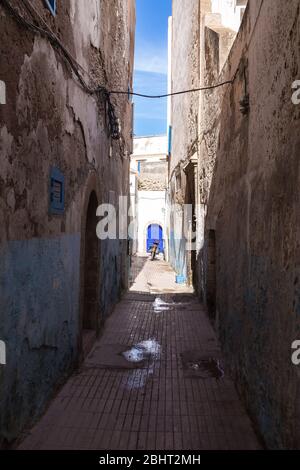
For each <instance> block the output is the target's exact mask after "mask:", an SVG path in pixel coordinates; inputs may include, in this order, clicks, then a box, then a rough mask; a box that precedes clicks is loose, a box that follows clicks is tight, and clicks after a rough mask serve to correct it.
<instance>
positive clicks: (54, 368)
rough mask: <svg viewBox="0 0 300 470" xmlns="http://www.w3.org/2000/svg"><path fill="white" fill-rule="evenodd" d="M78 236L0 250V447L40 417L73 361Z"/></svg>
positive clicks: (18, 243)
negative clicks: (0, 360) (1, 360)
mask: <svg viewBox="0 0 300 470" xmlns="http://www.w3.org/2000/svg"><path fill="white" fill-rule="evenodd" d="M79 290H80V234H72V235H65V236H62V237H59V238H54V239H32V240H25V241H13V242H8V243H7V244H5V245H2V246H1V247H0V339H1V340H3V341H5V343H6V348H7V364H6V365H5V366H0V444H1V441H2V442H3V441H4V440H6V441H11V440H12V439H14V438H15V437H17V436H18V435H19V433H20V431H21V430H22V429H23V428H24V426H25V425H27V424H28V423H31V422H32V421H33V420H34V418H35V417H37V416H39V415H40V413H41V412H42V411H43V409H44V407H45V405H46V403H47V401H48V400H49V398H50V397H51V395H52V393H53V391H54V389H55V387H56V386H57V384H58V383H59V382H60V381H61V380H62V378H63V377H64V376H65V375H66V374H68V372H69V371H70V370H71V368H72V366H73V364H74V361H75V359H76V356H77V347H78V330H79Z"/></svg>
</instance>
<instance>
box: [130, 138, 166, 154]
mask: <svg viewBox="0 0 300 470" xmlns="http://www.w3.org/2000/svg"><path fill="white" fill-rule="evenodd" d="M167 153H168V138H167V136H166V135H162V136H161V135H160V136H153V137H136V138H135V139H134V140H133V155H132V157H133V158H134V157H136V156H139V157H140V156H144V157H147V156H155V155H167Z"/></svg>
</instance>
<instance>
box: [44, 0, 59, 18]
mask: <svg viewBox="0 0 300 470" xmlns="http://www.w3.org/2000/svg"><path fill="white" fill-rule="evenodd" d="M45 2H46V6H47V7H48V9H49V10H50V11H51V13H52V15H53V16H55V15H56V0H45Z"/></svg>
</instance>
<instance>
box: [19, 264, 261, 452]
mask: <svg viewBox="0 0 300 470" xmlns="http://www.w3.org/2000/svg"><path fill="white" fill-rule="evenodd" d="M145 261H146V260H144V262H142V263H141V266H140V268H141V267H143V271H144V274H145V273H146V274H145V276H144V277H145V279H144V284H143V282H142V280H141V279H140V280H139V282H138V284H136V285H135V287H137V286H138V287H139V290H140V291H141V292H140V293H137V292H134V291H133V290H132V291H130V292H129V293H128V294H127V295H126V296H125V297H124V299H123V300H122V302H120V303H119V304H118V305H117V307H116V309H115V311H114V313H113V315H112V316H111V317H110V318H109V319H108V321H107V322H106V325H105V328H104V332H103V335H102V336H101V338H100V339H99V340H98V341H97V342H96V344H95V347H94V349H93V350H92V352H91V353H90V355H89V356H88V357H87V359H86V361H85V362H84V364H83V366H82V367H81V369H80V370H79V371H78V372H77V373H76V374H75V375H73V376H72V377H71V378H70V379H69V381H68V382H67V384H66V385H65V386H64V387H63V389H62V390H61V391H60V393H59V394H58V396H57V397H56V398H55V400H54V401H53V402H52V403H51V405H50V407H49V409H48V411H47V413H46V414H45V416H44V417H43V418H42V419H41V421H40V422H39V423H38V424H37V425H36V426H35V428H34V429H33V430H32V431H31V432H30V433H29V434H28V436H27V437H26V438H25V440H24V441H23V443H22V444H21V445H20V447H19V448H20V449H80V450H82V449H97V450H107V449H109V450H114V449H119V450H125V449H129V450H135V449H141V450H182V449H184V450H202V449H258V448H259V444H258V441H257V439H256V436H255V434H254V432H253V430H252V426H251V422H250V420H249V418H248V416H247V414H246V412H245V410H244V408H243V406H242V404H241V403H240V401H239V399H238V396H237V394H236V391H235V388H234V386H233V383H232V382H231V380H230V379H229V377H227V375H226V370H225V374H224V375H223V365H222V359H221V354H220V350H219V346H218V344H217V341H216V337H215V334H214V332H213V330H212V328H211V326H210V323H209V321H208V319H207V317H206V315H205V312H204V310H203V308H202V307H201V305H200V304H199V303H198V301H197V299H196V298H195V297H194V296H193V295H192V294H190V293H188V294H185V293H183V292H182V291H183V289H182V288H180V289H179V293H176V292H177V287H176V285H175V283H174V281H173V279H174V273H172V272H171V271H170V269H169V268H168V267H167V265H166V264H165V263H163V262H154V263H151V262H149V261H147V262H146V263H145ZM143 265H144V266H143ZM138 271H140V269H137V273H138ZM141 272H142V271H140V273H141ZM166 273H169V274H168V275H166ZM149 279H150V283H149ZM149 284H150V285H149ZM133 289H134V287H133ZM163 289H165V292H167V294H159V299H160V300H157V299H158V294H153V293H149V292H153V291H156V290H163ZM162 301H163V302H165V304H163V303H162ZM147 340H151V341H148V342H146V343H143V344H141V345H140V346H139V347H138V348H137V349H133V350H131V346H132V345H137V344H139V343H141V342H143V341H147ZM126 351H130V353H129V356H130V357H131V359H132V358H133V357H134V354H137V355H138V356H140V355H142V354H143V355H144V356H143V359H144V360H143V361H142V362H137V363H133V362H130V361H127V360H126V359H125V357H124V356H123V355H122V352H126ZM138 359H142V357H138Z"/></svg>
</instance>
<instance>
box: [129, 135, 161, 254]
mask: <svg viewBox="0 0 300 470" xmlns="http://www.w3.org/2000/svg"><path fill="white" fill-rule="evenodd" d="M130 171H131V205H132V214H135V225H134V224H133V227H132V233H136V235H137V243H136V245H134V246H135V250H133V252H134V253H138V254H146V253H147V251H149V248H150V246H151V245H152V243H153V241H154V240H159V242H160V251H164V252H165V255H166V256H167V250H168V246H167V245H168V244H167V239H168V235H167V227H166V189H167V181H168V139H167V136H154V137H138V138H135V139H134V145H133V154H132V156H131V169H130Z"/></svg>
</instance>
